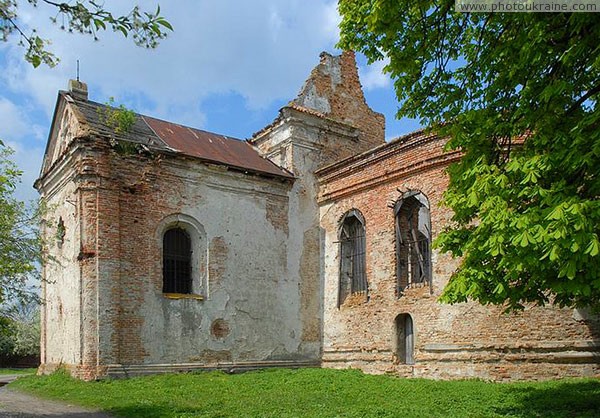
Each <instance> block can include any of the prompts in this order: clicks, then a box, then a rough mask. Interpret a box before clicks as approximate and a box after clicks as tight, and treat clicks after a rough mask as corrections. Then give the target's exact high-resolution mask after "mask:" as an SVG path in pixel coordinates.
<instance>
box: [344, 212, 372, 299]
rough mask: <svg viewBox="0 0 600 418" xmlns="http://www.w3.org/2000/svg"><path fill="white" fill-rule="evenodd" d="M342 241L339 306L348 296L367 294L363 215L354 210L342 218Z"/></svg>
mask: <svg viewBox="0 0 600 418" xmlns="http://www.w3.org/2000/svg"><path fill="white" fill-rule="evenodd" d="M339 241H340V287H339V299H338V305H341V304H342V303H344V300H345V299H346V297H348V295H350V294H354V293H363V294H364V295H365V296H366V294H367V274H366V263H365V255H366V250H365V247H366V239H365V221H364V218H363V216H362V214H361V213H360V212H359V211H358V210H356V209H352V210H350V211H349V212H347V213H346V214H345V215H344V217H343V218H342V222H341V225H340V233H339Z"/></svg>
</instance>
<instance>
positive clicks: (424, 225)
mask: <svg viewBox="0 0 600 418" xmlns="http://www.w3.org/2000/svg"><path fill="white" fill-rule="evenodd" d="M394 212H395V218H396V292H397V295H398V296H400V295H401V294H402V292H403V291H404V289H406V288H407V287H410V286H412V285H416V284H428V285H429V286H430V288H431V280H432V275H431V221H430V215H429V202H428V201H427V198H426V197H425V195H423V194H422V193H420V192H415V191H410V192H407V193H405V194H404V195H403V196H402V198H401V199H399V200H398V201H397V202H396V204H395V206H394Z"/></svg>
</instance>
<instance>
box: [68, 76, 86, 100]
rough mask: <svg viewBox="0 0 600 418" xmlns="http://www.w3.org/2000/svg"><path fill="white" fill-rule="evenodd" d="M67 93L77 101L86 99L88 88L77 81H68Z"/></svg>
mask: <svg viewBox="0 0 600 418" xmlns="http://www.w3.org/2000/svg"><path fill="white" fill-rule="evenodd" d="M69 92H70V93H71V96H73V97H74V98H75V99H79V100H87V99H88V88H87V84H85V83H84V82H83V81H79V80H69Z"/></svg>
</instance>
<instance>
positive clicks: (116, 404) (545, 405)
mask: <svg viewBox="0 0 600 418" xmlns="http://www.w3.org/2000/svg"><path fill="white" fill-rule="evenodd" d="M11 387H13V388H18V389H20V390H23V391H26V392H30V393H33V394H36V395H40V396H44V397H49V398H55V399H62V400H65V401H69V402H73V403H78V404H80V405H84V406H90V407H96V408H100V409H103V410H105V411H107V412H109V413H112V414H114V415H117V416H124V417H149V418H151V417H192V416H194V417H500V416H510V417H541V416H543V417H597V416H600V380H597V379H577V380H560V381H550V382H542V383H534V382H532V383H511V384H507V383H502V384H500V383H486V382H482V381H476V380H465V381H454V382H442V381H433V380H424V379H399V378H395V377H391V376H372V375H366V374H363V373H361V372H359V371H357V370H327V369H300V370H281V369H280V370H265V371H258V372H248V373H244V374H238V375H227V374H223V373H220V372H202V373H194V374H179V375H175V374H170V375H156V376H150V377H141V378H132V379H123V380H105V381H99V382H87V383H86V382H81V381H78V380H75V379H71V378H70V377H68V376H67V375H66V374H65V373H64V372H59V373H55V374H54V375H51V376H31V377H24V378H21V379H19V380H17V381H15V382H14V383H12V384H11Z"/></svg>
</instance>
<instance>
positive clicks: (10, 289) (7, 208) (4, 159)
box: [0, 145, 42, 303]
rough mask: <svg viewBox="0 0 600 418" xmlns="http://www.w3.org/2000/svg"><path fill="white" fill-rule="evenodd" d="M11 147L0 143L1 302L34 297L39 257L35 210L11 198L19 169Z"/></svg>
mask: <svg viewBox="0 0 600 418" xmlns="http://www.w3.org/2000/svg"><path fill="white" fill-rule="evenodd" d="M11 154H12V150H10V149H9V148H7V147H5V146H4V145H0V303H3V302H6V301H13V302H17V301H26V300H29V299H31V298H32V297H35V292H34V291H33V290H32V289H31V286H30V284H31V282H32V281H33V280H35V279H39V265H40V261H41V257H42V248H41V247H42V246H41V238H40V234H39V228H38V224H37V220H38V219H39V217H38V210H37V208H35V207H32V206H28V205H26V204H25V203H24V202H21V201H19V200H17V199H16V198H15V197H14V190H15V187H16V185H17V183H18V182H19V179H20V176H21V172H20V171H19V170H18V169H17V167H16V165H15V164H14V163H13V162H12V161H10V159H9V157H10V155H11Z"/></svg>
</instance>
